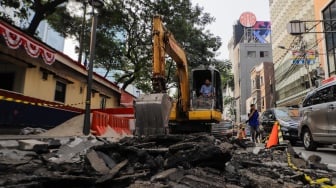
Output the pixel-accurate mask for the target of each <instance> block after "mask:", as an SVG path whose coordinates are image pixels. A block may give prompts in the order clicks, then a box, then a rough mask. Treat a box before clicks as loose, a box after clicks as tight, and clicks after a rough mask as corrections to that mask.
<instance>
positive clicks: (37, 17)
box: [26, 12, 44, 35]
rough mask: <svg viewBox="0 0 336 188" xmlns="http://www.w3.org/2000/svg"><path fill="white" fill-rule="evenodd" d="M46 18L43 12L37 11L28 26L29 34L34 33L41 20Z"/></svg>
mask: <svg viewBox="0 0 336 188" xmlns="http://www.w3.org/2000/svg"><path fill="white" fill-rule="evenodd" d="M43 19H44V16H43V13H42V14H41V13H40V12H36V13H35V15H34V17H33V19H32V21H31V22H30V24H29V27H28V28H27V30H26V32H27V33H28V34H29V35H34V34H35V32H36V30H37V27H38V26H39V24H40V22H41V21H42V20H43Z"/></svg>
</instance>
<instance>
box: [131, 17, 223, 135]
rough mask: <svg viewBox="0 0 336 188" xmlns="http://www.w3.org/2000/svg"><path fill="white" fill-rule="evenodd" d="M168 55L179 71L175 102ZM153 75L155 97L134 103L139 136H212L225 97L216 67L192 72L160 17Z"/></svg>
mask: <svg viewBox="0 0 336 188" xmlns="http://www.w3.org/2000/svg"><path fill="white" fill-rule="evenodd" d="M166 54H168V55H169V56H170V57H171V58H172V59H173V60H174V62H175V63H176V67H177V72H176V75H177V80H178V89H177V92H178V98H177V99H176V100H174V101H173V99H172V98H171V97H169V95H168V94H167V86H166V85H167V83H166V82H167V75H166V72H165V64H166V61H165V55H166ZM152 71H153V72H152V73H153V77H152V84H153V85H152V86H153V93H151V94H145V95H141V96H140V97H139V98H138V99H137V100H136V102H135V117H136V123H135V127H136V134H138V135H158V134H165V133H167V132H168V131H169V133H190V132H210V131H211V124H212V123H218V122H219V121H220V120H221V118H222V108H223V107H222V106H223V105H222V104H223V96H222V92H221V76H220V73H219V71H218V70H217V69H215V68H214V67H213V66H201V67H199V68H195V69H192V70H191V71H190V72H189V70H188V61H187V57H186V53H185V52H184V50H183V49H182V48H181V46H180V45H179V44H178V43H177V41H176V40H175V38H174V36H173V34H172V33H171V32H170V31H168V30H167V29H166V27H165V26H164V25H163V22H162V17H161V16H160V15H157V16H154V18H153V70H152ZM189 75H190V76H189ZM205 80H208V83H207V87H208V88H209V87H210V88H211V95H210V96H203V95H202V94H201V88H202V86H203V85H204V84H205ZM209 81H210V82H209ZM209 83H210V85H209Z"/></svg>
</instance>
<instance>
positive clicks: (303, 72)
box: [269, 0, 319, 106]
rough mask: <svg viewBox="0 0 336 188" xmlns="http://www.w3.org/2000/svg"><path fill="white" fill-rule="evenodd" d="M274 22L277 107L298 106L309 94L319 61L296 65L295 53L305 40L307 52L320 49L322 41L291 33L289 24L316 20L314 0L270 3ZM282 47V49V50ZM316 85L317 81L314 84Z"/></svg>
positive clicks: (273, 47) (313, 37)
mask: <svg viewBox="0 0 336 188" xmlns="http://www.w3.org/2000/svg"><path fill="white" fill-rule="evenodd" d="M269 5H270V11H271V22H272V51H273V63H274V70H275V90H276V101H277V102H276V104H277V106H295V105H298V104H299V103H300V102H301V101H302V98H303V97H304V96H305V94H306V93H307V92H308V91H309V90H310V89H311V88H310V84H309V80H308V72H310V74H312V72H313V70H315V69H316V68H317V67H319V59H318V58H317V59H316V60H315V62H316V63H314V64H312V65H309V71H308V70H307V69H306V68H305V65H296V64H293V55H292V53H293V50H295V49H299V50H302V48H301V47H302V46H300V44H302V43H301V42H302V41H305V43H306V45H305V49H304V50H313V51H314V50H316V49H317V45H318V43H319V41H317V40H316V35H315V34H305V35H301V36H302V38H300V35H299V36H294V35H290V34H289V33H288V32H287V24H288V23H289V22H290V21H292V20H314V19H315V16H314V0H287V1H283V0H270V1H269ZM314 24H315V23H311V22H309V23H307V29H308V30H309V31H315V29H316V28H315V27H314ZM279 46H282V48H279ZM312 83H313V84H314V82H312Z"/></svg>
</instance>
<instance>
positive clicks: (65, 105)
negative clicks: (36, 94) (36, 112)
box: [0, 95, 85, 107]
mask: <svg viewBox="0 0 336 188" xmlns="http://www.w3.org/2000/svg"><path fill="white" fill-rule="evenodd" d="M0 100H5V101H9V102H16V103H23V104H30V105H36V106H49V107H67V106H68V107H71V106H77V105H80V104H84V103H85V102H79V103H73V104H48V103H41V102H30V101H25V100H21V99H14V98H12V97H5V96H1V95H0Z"/></svg>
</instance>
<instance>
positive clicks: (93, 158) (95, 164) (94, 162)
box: [86, 150, 110, 174]
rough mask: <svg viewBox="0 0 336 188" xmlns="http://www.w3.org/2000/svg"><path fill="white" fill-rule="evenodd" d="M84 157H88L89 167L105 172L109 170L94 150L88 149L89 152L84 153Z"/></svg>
mask: <svg viewBox="0 0 336 188" xmlns="http://www.w3.org/2000/svg"><path fill="white" fill-rule="evenodd" d="M86 157H87V158H88V160H89V162H90V164H91V167H92V168H93V169H95V170H96V171H97V172H99V173H101V174H106V173H108V172H109V171H110V169H109V168H108V167H107V166H106V164H105V161H104V160H103V159H102V158H100V157H99V156H98V154H97V152H96V151H94V150H91V151H89V153H87V154H86Z"/></svg>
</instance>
